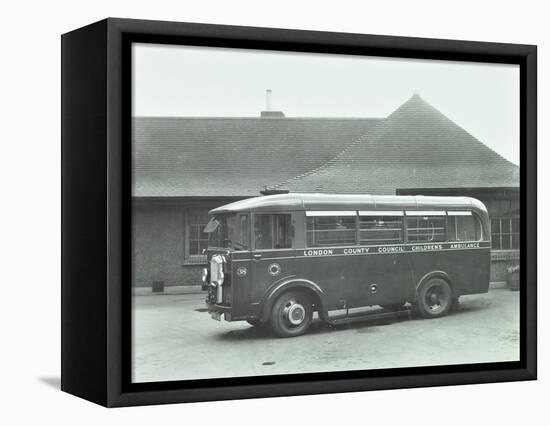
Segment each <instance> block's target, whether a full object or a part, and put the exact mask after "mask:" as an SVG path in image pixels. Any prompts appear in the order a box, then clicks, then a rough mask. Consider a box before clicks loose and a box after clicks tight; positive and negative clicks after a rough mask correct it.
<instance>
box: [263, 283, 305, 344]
mask: <svg viewBox="0 0 550 426" xmlns="http://www.w3.org/2000/svg"><path fill="white" fill-rule="evenodd" d="M312 317H313V306H312V302H311V300H310V299H309V297H308V296H307V295H306V294H305V293H303V292H299V291H292V290H291V291H287V292H285V293H283V294H282V295H281V296H279V298H278V299H277V300H276V301H275V303H274V304H273V307H272V309H271V321H270V324H271V330H272V331H273V333H274V334H275V335H276V336H278V337H295V336H300V335H302V334H304V333H305V332H306V331H307V330H308V329H309V326H310V325H311V319H312Z"/></svg>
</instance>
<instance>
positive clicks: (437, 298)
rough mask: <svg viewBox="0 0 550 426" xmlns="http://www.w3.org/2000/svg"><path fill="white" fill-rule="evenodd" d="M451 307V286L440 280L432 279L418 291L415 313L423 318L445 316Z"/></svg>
mask: <svg viewBox="0 0 550 426" xmlns="http://www.w3.org/2000/svg"><path fill="white" fill-rule="evenodd" d="M452 305H453V292H452V289H451V286H450V285H449V283H448V282H447V281H445V280H444V279H442V278H432V279H430V280H428V281H426V282H425V283H424V284H422V285H421V286H420V288H419V289H418V293H417V296H416V304H415V308H416V311H417V312H418V313H419V314H420V315H422V316H423V317H425V318H437V317H441V316H443V315H445V314H446V313H447V312H449V310H450V309H451V307H452Z"/></svg>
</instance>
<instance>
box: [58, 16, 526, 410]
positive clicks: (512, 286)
mask: <svg viewBox="0 0 550 426" xmlns="http://www.w3.org/2000/svg"><path fill="white" fill-rule="evenodd" d="M62 198H63V200H62V389H63V390H65V391H66V392H69V393H72V394H75V395H78V396H81V397H83V398H86V399H89V400H91V401H94V402H96V403H99V404H102V405H106V406H125V405H139V404H155V403H170V402H188V401H205V400H216V399H237V398H253V397H267V396H280V395H303V394H312V393H328V392H346V391H362V390H373V389H389V388H403V387H419V386H440V385H451V384H466V383H485V382H499V381H513V380H530V379H535V378H536V47H535V46H527V45H517V44H499V43H485V42H467V41H453V40H435V39H418V38H403V37H389V36H373V35H362V34H344V33H326V32H311V31H298V30H283V29H271V28H249V27H233V26H222V25H204V24H189V23H175V22H156V21H140V20H127V19H107V20H104V21H101V22H98V23H95V24H92V25H90V26H87V27H84V28H81V29H78V30H75V31H73V32H70V33H68V34H65V35H63V37H62Z"/></svg>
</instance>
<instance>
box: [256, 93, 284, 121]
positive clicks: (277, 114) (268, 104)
mask: <svg viewBox="0 0 550 426" xmlns="http://www.w3.org/2000/svg"><path fill="white" fill-rule="evenodd" d="M272 96H273V92H272V91H271V89H267V90H266V91H265V108H266V109H265V111H261V113H260V117H262V118H283V117H284V116H285V115H284V113H283V112H282V111H273V101H272Z"/></svg>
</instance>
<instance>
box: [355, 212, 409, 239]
mask: <svg viewBox="0 0 550 426" xmlns="http://www.w3.org/2000/svg"><path fill="white" fill-rule="evenodd" d="M401 241H403V218H402V217H399V216H359V242H360V243H361V244H371V243H399V242H401Z"/></svg>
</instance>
